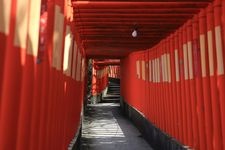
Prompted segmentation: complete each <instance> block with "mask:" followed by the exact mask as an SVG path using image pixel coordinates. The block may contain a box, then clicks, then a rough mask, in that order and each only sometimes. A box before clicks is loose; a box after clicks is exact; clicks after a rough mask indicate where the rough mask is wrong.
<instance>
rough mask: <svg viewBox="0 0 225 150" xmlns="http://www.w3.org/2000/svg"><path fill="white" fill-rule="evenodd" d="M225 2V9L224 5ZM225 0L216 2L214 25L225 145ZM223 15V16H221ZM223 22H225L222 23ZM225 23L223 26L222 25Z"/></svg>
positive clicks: (216, 0) (218, 86)
mask: <svg viewBox="0 0 225 150" xmlns="http://www.w3.org/2000/svg"><path fill="white" fill-rule="evenodd" d="M221 2H223V9H222V3H221ZM224 5H225V2H224V0H223V1H221V0H215V1H214V23H215V40H216V62H217V88H218V92H219V100H220V109H221V122H222V136H223V144H224V143H225V109H224V108H225V92H224V91H225V75H224V69H225V68H224V63H225V62H224V58H225V51H224V47H225V37H224V34H225V22H224V18H225V17H224V14H223V13H224V8H225V6H224ZM222 14H223V16H221V15H222ZM222 20H223V22H222ZM222 23H223V24H222ZM224 147H225V145H224Z"/></svg>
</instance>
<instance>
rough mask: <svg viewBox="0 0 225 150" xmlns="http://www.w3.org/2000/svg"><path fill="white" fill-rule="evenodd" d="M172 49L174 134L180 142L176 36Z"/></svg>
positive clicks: (172, 36)
mask: <svg viewBox="0 0 225 150" xmlns="http://www.w3.org/2000/svg"><path fill="white" fill-rule="evenodd" d="M169 44H170V48H169V55H170V66H171V88H172V91H171V92H172V100H173V115H174V122H173V128H174V134H175V137H176V138H177V139H178V140H180V137H179V128H180V127H179V120H178V114H179V111H178V104H177V95H176V69H175V55H174V50H175V47H174V45H175V44H174V34H172V35H171V36H170V40H169Z"/></svg>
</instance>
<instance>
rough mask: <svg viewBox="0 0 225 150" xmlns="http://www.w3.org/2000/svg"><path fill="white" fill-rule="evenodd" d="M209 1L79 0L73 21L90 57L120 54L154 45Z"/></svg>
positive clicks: (75, 5)
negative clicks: (133, 35)
mask: <svg viewBox="0 0 225 150" xmlns="http://www.w3.org/2000/svg"><path fill="white" fill-rule="evenodd" d="M210 1H212V0H140V1H134V0H124V1H115V0H114V1H111V0H108V1H103V0H99V1H96V0H90V1H85V0H79V1H73V7H74V21H75V24H76V25H75V26H76V29H77V30H78V32H79V36H80V38H81V40H82V43H83V46H84V48H85V50H86V53H87V55H88V56H89V57H95V58H107V57H108V58H120V57H123V56H126V55H127V54H128V53H130V52H132V51H137V50H144V49H147V48H150V47H152V46H153V45H155V44H156V43H158V42H159V41H160V40H161V39H163V38H164V37H166V36H167V35H168V34H170V33H171V32H172V31H174V30H175V29H177V28H178V27H179V26H181V25H182V24H183V23H184V22H185V21H186V20H187V19H189V18H191V17H192V16H193V15H194V14H196V13H197V12H198V11H199V10H200V9H201V8H204V7H206V6H207V4H208V3H209V2H210ZM134 30H136V31H137V37H132V32H133V31H134Z"/></svg>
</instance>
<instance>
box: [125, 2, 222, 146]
mask: <svg viewBox="0 0 225 150" xmlns="http://www.w3.org/2000/svg"><path fill="white" fill-rule="evenodd" d="M224 64H225V1H221V0H215V1H214V2H213V3H212V4H210V5H209V6H208V7H207V8H205V9H202V10H201V11H200V12H199V14H196V15H195V16H194V17H193V18H191V19H190V20H188V21H187V22H186V23H185V24H184V25H183V26H182V27H180V28H179V29H177V30H176V31H175V32H174V33H172V34H171V35H169V36H168V37H166V38H165V39H163V40H162V41H161V42H160V43H158V44H157V45H155V46H154V47H153V48H151V49H149V50H147V51H142V52H135V53H132V54H130V55H129V56H128V57H127V58H125V59H123V60H122V62H121V95H122V96H123V97H124V99H125V100H126V102H127V103H128V104H129V105H131V106H132V107H135V108H136V109H138V110H139V111H140V112H142V113H143V114H144V116H145V117H146V118H147V119H148V120H149V121H151V122H152V123H154V124H155V125H156V126H158V127H159V128H160V129H161V130H163V131H164V132H166V133H168V134H169V135H171V136H172V137H174V138H176V139H177V140H179V141H180V142H181V143H183V144H184V145H188V146H189V147H190V148H193V149H200V150H223V149H225V75H224V69H225V67H224Z"/></svg>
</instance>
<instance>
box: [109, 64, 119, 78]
mask: <svg viewBox="0 0 225 150" xmlns="http://www.w3.org/2000/svg"><path fill="white" fill-rule="evenodd" d="M108 76H109V77H110V78H117V79H119V78H120V66H109V73H108Z"/></svg>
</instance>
